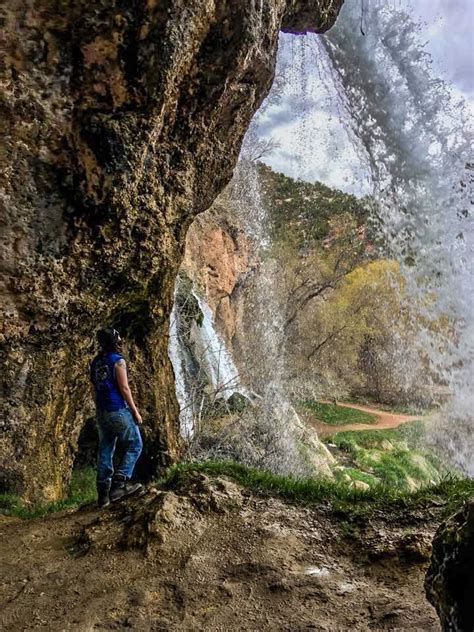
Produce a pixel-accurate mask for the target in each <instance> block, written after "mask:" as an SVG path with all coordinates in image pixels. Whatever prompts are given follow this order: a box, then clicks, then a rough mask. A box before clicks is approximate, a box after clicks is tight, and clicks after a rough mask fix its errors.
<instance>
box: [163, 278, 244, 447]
mask: <svg viewBox="0 0 474 632" xmlns="http://www.w3.org/2000/svg"><path fill="white" fill-rule="evenodd" d="M177 284H179V280H178V281H177ZM176 296H177V292H175V302H174V305H173V309H172V312H171V318H170V330H169V344H168V356H169V358H170V361H171V364H172V366H173V372H174V377H175V389H176V398H177V400H178V404H179V408H180V413H179V421H180V431H181V435H182V436H183V438H184V439H187V440H188V441H189V440H191V439H192V438H193V436H194V434H195V430H196V425H197V424H196V420H197V418H198V417H199V416H200V414H201V411H202V406H203V402H204V397H205V395H204V393H206V395H207V396H208V397H210V399H211V400H219V399H222V400H224V401H228V400H229V399H230V397H232V395H234V394H235V393H238V394H239V395H242V396H243V397H246V398H247V399H248V400H249V401H253V400H254V399H255V395H254V394H253V393H252V392H251V391H249V389H248V388H246V386H245V385H244V384H243V383H242V381H241V379H240V376H239V372H238V370H237V367H236V366H235V363H234V360H233V358H232V355H231V353H230V352H229V350H228V348H227V346H226V344H225V342H224V340H223V338H222V336H221V335H220V334H219V332H218V331H217V328H216V324H215V322H214V318H213V315H212V310H211V308H210V307H209V305H208V304H207V302H206V301H205V299H204V298H202V297H201V296H200V295H199V294H198V293H197V292H195V291H192V297H193V298H194V299H195V300H196V302H197V305H198V307H199V310H200V313H201V315H202V320H201V322H199V323H197V322H193V324H192V326H191V328H190V329H189V330H188V331H186V328H185V327H183V326H182V325H183V323H182V322H181V320H182V319H181V315H180V313H179V310H178V308H177V301H176ZM183 330H184V331H183ZM202 372H203V373H204V374H205V377H206V381H207V382H208V384H205V383H204V381H203V379H202Z"/></svg>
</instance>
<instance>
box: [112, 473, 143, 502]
mask: <svg viewBox="0 0 474 632" xmlns="http://www.w3.org/2000/svg"><path fill="white" fill-rule="evenodd" d="M142 489H143V485H142V484H141V483H130V481H127V479H126V478H125V476H123V474H116V475H115V476H114V478H113V481H112V488H111V490H110V501H111V502H113V503H114V502H116V501H117V500H121V499H122V498H126V497H127V496H131V495H132V494H136V493H137V492H139V491H141V490H142Z"/></svg>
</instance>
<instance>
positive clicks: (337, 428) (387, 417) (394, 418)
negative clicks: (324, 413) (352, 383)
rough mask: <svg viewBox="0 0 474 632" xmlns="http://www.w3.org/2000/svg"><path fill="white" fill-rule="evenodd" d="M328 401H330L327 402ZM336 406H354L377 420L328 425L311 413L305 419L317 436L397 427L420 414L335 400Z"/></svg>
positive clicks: (417, 417)
mask: <svg viewBox="0 0 474 632" xmlns="http://www.w3.org/2000/svg"><path fill="white" fill-rule="evenodd" d="M327 403H330V402H327ZM337 405H338V406H343V407H344V408H356V409H357V410H363V411H364V412H366V413H371V414H372V415H375V416H376V418H377V420H376V422H375V423H373V424H355V423H351V424H338V425H330V424H325V423H323V422H322V421H319V420H317V419H316V417H315V416H314V415H313V414H311V413H310V414H309V415H307V417H306V418H307V420H308V421H309V422H310V423H311V425H312V426H313V428H315V429H316V430H317V432H318V436H320V437H324V436H327V435H331V434H334V433H335V432H344V431H346V430H384V429H386V428H398V426H401V424H406V423H407V422H408V421H414V420H415V419H419V418H420V415H402V414H400V413H388V412H387V411H385V410H379V409H377V408H371V407H370V406H363V405H361V404H344V403H342V402H337Z"/></svg>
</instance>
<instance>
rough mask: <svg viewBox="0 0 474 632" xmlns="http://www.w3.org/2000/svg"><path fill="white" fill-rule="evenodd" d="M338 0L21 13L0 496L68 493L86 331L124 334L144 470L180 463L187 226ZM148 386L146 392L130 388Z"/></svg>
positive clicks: (12, 62)
mask: <svg viewBox="0 0 474 632" xmlns="http://www.w3.org/2000/svg"><path fill="white" fill-rule="evenodd" d="M341 4H342V0H337V1H336V2H334V1H333V0H331V1H329V0H320V1H315V0H277V1H275V2H271V3H255V2H251V1H250V0H245V1H241V0H238V1H237V0H232V1H230V2H222V3H221V2H213V1H211V0H205V1H201V0H199V1H197V0H196V1H194V0H193V1H190V2H179V1H177V0H167V1H166V2H154V1H150V2H147V3H123V2H122V3H116V2H111V1H109V0H97V1H94V2H81V1H79V2H68V1H66V2H53V3H51V2H46V1H45V0H38V2H35V3H34V5H33V4H31V3H24V2H22V1H21V0H13V1H12V2H10V3H9V4H8V7H7V8H6V10H5V17H4V31H5V34H6V37H5V50H4V53H3V55H2V61H3V67H2V73H3V80H2V81H3V86H4V91H3V95H2V101H1V108H2V123H3V125H4V127H5V130H6V136H5V137H6V148H5V149H6V151H5V152H4V154H3V155H2V159H1V160H2V165H1V167H2V168H1V170H0V171H1V173H2V175H1V186H2V188H3V195H2V198H1V204H2V216H3V217H4V226H3V228H4V230H3V231H2V269H3V282H2V287H1V295H2V325H1V331H0V335H1V341H2V351H1V362H2V366H1V372H2V379H3V381H4V384H3V388H4V393H5V395H6V402H5V417H4V420H3V421H2V424H3V425H2V432H3V442H2V447H1V457H2V484H3V485H4V486H5V487H6V488H7V489H9V490H11V491H14V492H16V493H19V494H21V495H23V496H24V497H25V498H29V499H47V500H52V499H55V498H58V497H59V496H61V494H62V493H63V492H64V490H65V488H66V486H67V483H68V479H69V475H70V468H71V464H72V461H73V456H74V453H75V450H76V441H77V437H78V434H79V432H80V429H81V426H82V425H83V422H84V421H85V419H86V418H87V417H88V416H90V412H91V411H90V401H89V397H88V391H87V376H86V373H87V371H86V367H87V362H88V360H89V359H90V357H91V355H92V353H93V332H94V330H95V329H96V328H97V326H98V325H100V324H103V323H105V324H112V325H113V326H115V327H117V328H118V329H120V330H121V332H122V333H123V335H124V336H125V337H126V338H127V339H128V341H129V345H128V348H127V349H126V352H127V355H128V356H129V358H130V363H131V366H132V367H133V372H132V375H131V377H132V381H133V388H134V390H135V391H136V392H137V400H138V402H139V405H140V407H141V410H142V412H143V416H144V418H145V425H144V435H145V448H146V449H145V453H144V457H143V459H142V470H143V471H142V474H145V475H149V476H151V475H153V473H154V472H155V471H156V470H159V469H161V468H162V467H164V466H166V465H167V464H169V463H170V462H172V461H173V460H175V459H176V458H177V457H178V456H179V454H180V452H181V444H180V439H179V433H178V424H177V405H176V401H175V395H174V385H173V376H172V371H171V367H170V363H169V361H168V357H167V342H168V341H167V333H168V319H169V314H170V311H171V304H172V294H173V285H174V279H175V276H176V273H177V271H178V268H179V265H180V262H181V258H182V255H183V249H184V241H185V235H186V231H187V229H188V227H189V225H190V223H191V221H192V220H193V218H194V217H195V216H196V215H197V214H198V213H200V212H201V211H203V210H205V209H206V208H208V207H209V205H210V204H211V202H212V201H213V200H214V199H215V197H216V195H217V194H218V192H219V191H220V190H221V189H222V188H223V186H224V185H225V184H226V183H227V182H228V180H229V178H230V176H231V173H232V169H233V166H234V164H235V161H236V158H237V154H238V152H239V148H240V144H241V141H242V137H243V134H244V132H245V130H246V128H247V126H248V124H249V121H250V119H251V117H252V115H253V113H254V112H255V110H256V109H257V108H258V106H259V105H260V103H261V101H262V99H263V98H264V96H265V94H266V93H267V92H268V89H269V87H270V84H271V81H272V78H273V73H274V63H275V52H276V47H277V42H278V33H279V31H280V29H284V30H287V31H292V32H300V31H304V30H313V31H318V32H319V31H324V30H326V29H327V28H329V26H331V24H332V23H333V22H334V20H335V18H336V16H337V13H338V10H339V8H340V6H341ZM138 376H139V379H138Z"/></svg>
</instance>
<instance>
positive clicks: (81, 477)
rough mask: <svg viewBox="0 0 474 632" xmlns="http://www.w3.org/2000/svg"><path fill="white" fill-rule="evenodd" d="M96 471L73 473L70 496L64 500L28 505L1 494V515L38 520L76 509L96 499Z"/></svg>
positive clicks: (83, 470)
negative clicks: (56, 512)
mask: <svg viewBox="0 0 474 632" xmlns="http://www.w3.org/2000/svg"><path fill="white" fill-rule="evenodd" d="M95 476H96V473H95V470H94V469H93V468H91V467H87V468H84V469H81V470H75V471H74V472H73V473H72V478H71V485H70V487H69V494H68V495H67V497H66V498H64V499H63V500H58V501H56V502H52V503H43V504H40V505H27V504H26V503H24V502H22V500H21V499H20V498H18V496H14V495H12V494H0V513H3V514H4V515H7V516H15V517H18V518H38V517H40V516H44V515H46V514H49V513H53V512H55V511H60V510H61V509H75V508H77V507H79V506H80V505H84V504H86V503H91V502H93V501H94V500H95V499H96V489H95Z"/></svg>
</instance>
